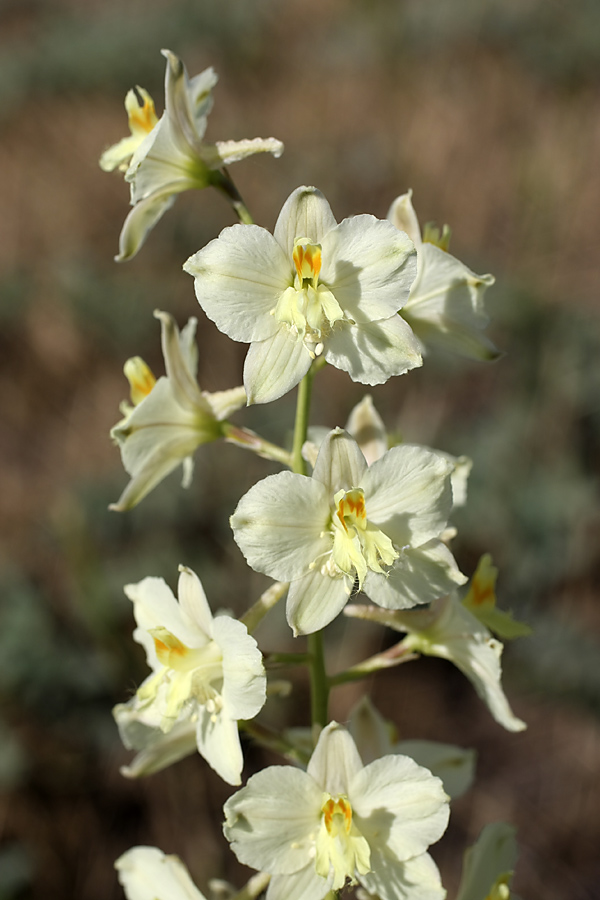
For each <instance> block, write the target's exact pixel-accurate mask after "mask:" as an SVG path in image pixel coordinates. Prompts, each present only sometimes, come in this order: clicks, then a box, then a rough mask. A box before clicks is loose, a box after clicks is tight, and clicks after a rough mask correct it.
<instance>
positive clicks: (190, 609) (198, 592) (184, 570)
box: [177, 566, 213, 641]
mask: <svg viewBox="0 0 600 900" xmlns="http://www.w3.org/2000/svg"><path fill="white" fill-rule="evenodd" d="M177 596H178V598H179V606H180V607H181V609H182V610H183V611H184V612H185V613H186V615H187V616H188V617H189V619H190V620H191V621H192V622H194V623H195V625H196V626H197V627H198V628H199V629H200V631H201V632H202V633H203V634H204V635H205V637H206V640H207V641H209V640H211V639H212V637H213V615H212V612H211V611H210V606H209V605H208V600H207V599H206V594H205V593H204V588H203V587H202V584H201V582H200V579H199V578H198V576H197V575H196V573H195V572H192V570H191V569H188V567H187V566H179V583H178V585H177Z"/></svg>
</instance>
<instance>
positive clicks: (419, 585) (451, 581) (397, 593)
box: [363, 540, 467, 609]
mask: <svg viewBox="0 0 600 900" xmlns="http://www.w3.org/2000/svg"><path fill="white" fill-rule="evenodd" d="M466 580H467V579H466V577H465V576H464V575H463V574H462V573H461V572H460V571H459V569H458V567H457V565H456V561H455V559H454V557H453V556H452V554H451V553H450V551H449V550H448V548H447V547H446V545H445V544H443V543H442V542H441V541H435V540H434V541H428V543H427V544H423V545H422V546H421V547H415V548H412V547H408V548H405V549H403V550H402V552H401V554H400V556H399V557H398V559H396V560H395V561H394V563H393V565H392V567H391V568H390V569H389V570H388V571H387V572H386V574H385V575H380V574H378V573H377V572H367V577H366V578H365V583H364V585H363V590H364V592H365V594H366V595H367V597H370V598H371V600H372V601H373V602H374V603H377V604H378V605H379V606H383V607H385V608H386V609H410V607H412V606H416V605H417V604H420V603H431V602H432V601H433V600H436V599H437V598H438V597H441V596H442V595H444V594H447V593H448V592H449V591H451V590H453V589H454V588H455V587H456V585H457V584H464V583H465V581H466Z"/></svg>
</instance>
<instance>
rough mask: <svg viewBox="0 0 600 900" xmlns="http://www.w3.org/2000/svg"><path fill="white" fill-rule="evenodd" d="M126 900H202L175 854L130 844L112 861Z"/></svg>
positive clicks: (156, 848) (202, 896) (201, 895)
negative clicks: (126, 849)
mask: <svg viewBox="0 0 600 900" xmlns="http://www.w3.org/2000/svg"><path fill="white" fill-rule="evenodd" d="M115 869H116V870H117V874H118V876H119V881H120V883H121V884H122V885H123V890H124V891H125V896H126V897H127V900H205V897H204V895H203V894H202V893H201V892H200V891H199V890H198V888H197V887H196V885H195V884H194V882H193V881H192V879H191V878H190V873H189V872H188V870H187V869H186V867H185V866H184V864H183V863H182V862H181V860H180V859H179V857H177V856H166V855H165V854H164V853H163V852H162V850H159V849H158V847H133V848H132V849H131V850H128V851H127V853H124V854H123V855H122V856H120V857H119V859H118V860H117V861H116V863H115Z"/></svg>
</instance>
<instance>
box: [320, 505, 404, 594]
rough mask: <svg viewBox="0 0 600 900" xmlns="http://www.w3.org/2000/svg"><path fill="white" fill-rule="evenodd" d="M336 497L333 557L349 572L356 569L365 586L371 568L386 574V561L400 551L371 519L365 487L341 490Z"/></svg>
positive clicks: (351, 574)
mask: <svg viewBox="0 0 600 900" xmlns="http://www.w3.org/2000/svg"><path fill="white" fill-rule="evenodd" d="M333 501H334V504H335V512H334V514H333V516H332V520H331V524H332V534H333V549H332V560H333V562H334V563H335V565H336V566H337V568H338V570H339V571H340V572H343V573H344V574H345V575H349V576H351V577H352V576H353V574H354V572H356V575H357V576H358V582H359V585H360V587H361V588H362V585H363V581H364V580H365V577H366V575H367V572H368V570H369V569H370V570H371V571H372V572H379V573H380V574H384V573H385V570H384V569H383V568H382V564H383V565H384V566H391V564H392V563H393V562H394V560H395V559H396V558H397V557H398V553H397V552H396V550H394V546H393V544H392V542H391V540H390V539H389V537H388V536H387V534H384V533H383V531H381V530H380V529H379V528H377V527H376V526H375V525H373V524H372V523H371V522H369V521H368V519H367V511H366V507H365V494H364V491H363V490H362V488H352V490H350V491H344V490H341V491H338V492H337V494H335V496H334V498H333Z"/></svg>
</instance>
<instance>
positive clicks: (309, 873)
mask: <svg viewBox="0 0 600 900" xmlns="http://www.w3.org/2000/svg"><path fill="white" fill-rule="evenodd" d="M329 889H330V884H329V882H328V881H327V879H325V878H321V876H320V875H317V871H316V869H315V864H314V861H311V862H310V863H309V864H308V865H307V866H305V867H304V869H301V870H300V871H299V872H294V874H293V875H273V877H272V878H271V881H270V882H269V887H268V889H267V900H322V898H323V897H324V896H325V895H326V894H327V893H328V892H329Z"/></svg>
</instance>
